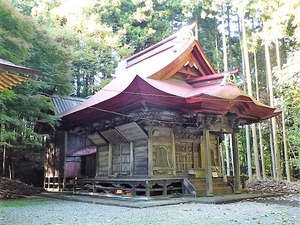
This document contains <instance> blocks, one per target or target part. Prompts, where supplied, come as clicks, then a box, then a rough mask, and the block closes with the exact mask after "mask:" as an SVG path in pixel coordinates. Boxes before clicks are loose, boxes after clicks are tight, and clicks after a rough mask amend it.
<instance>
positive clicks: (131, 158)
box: [129, 142, 134, 176]
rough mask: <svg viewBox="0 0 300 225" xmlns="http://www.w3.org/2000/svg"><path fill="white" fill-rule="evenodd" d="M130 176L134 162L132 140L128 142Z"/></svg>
mask: <svg viewBox="0 0 300 225" xmlns="http://www.w3.org/2000/svg"><path fill="white" fill-rule="evenodd" d="M129 157H130V176H132V175H133V170H134V164H133V159H134V157H133V142H130V156H129Z"/></svg>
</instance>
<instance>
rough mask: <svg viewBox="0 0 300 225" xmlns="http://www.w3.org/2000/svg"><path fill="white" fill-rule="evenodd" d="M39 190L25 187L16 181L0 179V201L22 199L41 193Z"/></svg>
mask: <svg viewBox="0 0 300 225" xmlns="http://www.w3.org/2000/svg"><path fill="white" fill-rule="evenodd" d="M41 191H42V190H41V188H36V187H33V186H29V185H26V184H25V183H23V182H21V181H18V180H11V179H9V178H6V177H0V199H10V198H22V197H26V196H31V195H36V194H39V193H41Z"/></svg>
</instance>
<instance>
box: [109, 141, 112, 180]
mask: <svg viewBox="0 0 300 225" xmlns="http://www.w3.org/2000/svg"><path fill="white" fill-rule="evenodd" d="M110 175H112V145H111V144H110V143H109V145H108V176H110Z"/></svg>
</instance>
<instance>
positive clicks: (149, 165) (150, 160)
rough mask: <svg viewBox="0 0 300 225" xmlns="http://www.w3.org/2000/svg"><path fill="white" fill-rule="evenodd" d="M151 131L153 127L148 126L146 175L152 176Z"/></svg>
mask: <svg viewBox="0 0 300 225" xmlns="http://www.w3.org/2000/svg"><path fill="white" fill-rule="evenodd" d="M152 132H153V128H152V127H149V131H148V177H152V176H153V149H152V138H153V137H152ZM147 197H148V196H147Z"/></svg>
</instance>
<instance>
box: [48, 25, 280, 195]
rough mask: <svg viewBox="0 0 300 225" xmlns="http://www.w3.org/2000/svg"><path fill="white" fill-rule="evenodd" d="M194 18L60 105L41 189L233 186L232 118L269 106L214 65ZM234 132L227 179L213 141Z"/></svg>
mask: <svg viewBox="0 0 300 225" xmlns="http://www.w3.org/2000/svg"><path fill="white" fill-rule="evenodd" d="M192 29H193V28H191V27H187V28H185V29H183V30H181V31H179V32H178V33H176V34H174V35H171V36H170V37H168V38H166V39H164V40H163V41H161V42H159V43H157V44H155V45H153V46H151V47H149V48H147V49H145V50H143V51H141V52H139V53H137V54H135V55H133V56H131V57H129V58H127V59H126V60H124V61H122V62H120V63H119V66H118V68H117V70H116V74H115V79H114V80H112V81H111V82H110V83H109V84H108V85H107V86H105V87H104V88H103V89H102V90H100V91H99V92H98V93H96V94H95V95H93V96H92V97H90V98H89V99H87V100H85V101H83V102H80V103H79V104H78V105H76V106H75V107H72V108H71V109H70V110H67V111H64V112H62V113H61V114H60V116H61V118H62V122H61V126H60V127H59V131H58V132H57V133H56V135H55V136H56V138H55V139H54V140H53V143H52V144H51V147H49V149H48V158H47V162H46V165H45V168H46V173H45V174H46V176H45V188H46V189H47V190H65V189H66V188H67V185H68V181H70V180H71V181H72V182H73V184H75V185H74V187H73V188H74V191H75V192H77V191H80V190H81V191H84V190H85V191H91V192H96V193H98V192H103V193H113V194H128V195H144V196H147V197H149V196H152V195H168V194H172V193H191V194H193V195H196V196H212V195H218V194H229V193H240V191H241V180H240V166H239V155H238V143H237V135H238V131H239V127H240V126H242V125H245V124H251V123H256V122H259V121H261V120H264V119H268V118H271V117H273V116H276V115H278V114H279V113H280V110H277V109H275V108H270V107H268V106H266V105H264V104H262V103H260V102H258V101H256V100H254V99H253V98H251V97H249V96H248V95H247V94H246V93H245V92H243V91H242V90H240V89H239V88H238V87H236V86H235V84H234V80H235V78H234V73H236V72H237V70H234V71H228V72H223V73H217V72H216V71H215V69H214V68H213V66H212V64H211V63H210V61H209V59H208V58H207V56H206V55H205V53H204V51H203V49H202V48H201V46H200V44H199V43H198V41H197V40H195V38H194V35H193V32H192ZM224 134H231V135H232V140H233V161H234V165H233V167H234V169H233V171H234V174H233V175H234V176H233V178H232V185H230V183H228V182H223V174H222V173H221V160H220V148H219V145H220V143H221V142H222V140H223V136H224Z"/></svg>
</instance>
